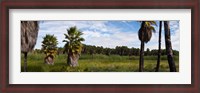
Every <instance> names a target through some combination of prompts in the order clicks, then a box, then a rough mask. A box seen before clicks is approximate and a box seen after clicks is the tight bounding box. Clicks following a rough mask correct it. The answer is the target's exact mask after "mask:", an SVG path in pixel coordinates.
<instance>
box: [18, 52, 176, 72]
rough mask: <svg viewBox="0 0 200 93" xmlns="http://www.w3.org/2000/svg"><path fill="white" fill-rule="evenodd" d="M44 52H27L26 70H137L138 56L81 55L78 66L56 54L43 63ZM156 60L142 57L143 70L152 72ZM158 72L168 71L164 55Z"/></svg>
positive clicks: (65, 57)
mask: <svg viewBox="0 0 200 93" xmlns="http://www.w3.org/2000/svg"><path fill="white" fill-rule="evenodd" d="M44 57H45V55H44V54H30V53H29V54H28V60H27V62H28V67H27V68H28V72H138V65H139V56H131V57H129V56H119V55H110V56H106V55H99V54H96V55H94V56H91V55H81V57H80V59H79V66H78V67H69V66H67V64H66V61H67V56H66V55H58V56H56V57H55V59H54V65H47V64H44ZM174 59H175V62H176V68H177V70H179V59H178V57H177V56H175V57H174ZM156 62H157V57H156V56H145V57H144V70H145V72H154V71H155V66H156ZM23 64H24V62H23V54H22V55H21V71H22V72H23ZM160 72H169V66H168V61H167V58H166V56H162V57H161V63H160Z"/></svg>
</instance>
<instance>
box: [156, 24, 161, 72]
mask: <svg viewBox="0 0 200 93" xmlns="http://www.w3.org/2000/svg"><path fill="white" fill-rule="evenodd" d="M161 33H162V21H160V26H159V39H158V59H157V65H156V72H158V71H159V67H160V55H161Z"/></svg>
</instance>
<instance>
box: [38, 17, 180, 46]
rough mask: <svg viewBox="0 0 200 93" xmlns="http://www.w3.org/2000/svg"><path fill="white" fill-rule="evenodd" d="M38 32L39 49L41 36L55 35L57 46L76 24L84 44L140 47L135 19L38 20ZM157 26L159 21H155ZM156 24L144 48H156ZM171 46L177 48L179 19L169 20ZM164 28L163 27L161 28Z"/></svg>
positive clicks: (61, 43) (138, 26) (163, 44)
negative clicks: (81, 33)
mask: <svg viewBox="0 0 200 93" xmlns="http://www.w3.org/2000/svg"><path fill="white" fill-rule="evenodd" d="M39 25H40V28H39V34H38V39H37V43H36V46H35V49H40V48H41V45H42V43H41V42H42V41H43V37H44V36H45V35H46V34H51V35H54V36H56V37H57V39H58V47H63V46H64V44H65V43H63V42H62V41H63V40H64V38H65V37H64V33H67V30H66V29H68V28H69V27H72V26H76V27H77V28H78V29H79V30H80V31H82V32H83V33H84V34H83V37H84V38H85V41H84V42H83V43H84V44H88V45H96V46H103V47H109V48H115V47H116V46H128V47H135V48H140V41H139V39H138V30H139V28H140V23H139V22H137V21H126V20H125V21H123V20H118V21H42V22H40V24H39ZM157 25H158V26H159V23H158V22H157ZM158 26H157V27H156V26H155V29H156V32H155V33H153V34H152V38H151V41H149V42H148V43H147V44H145V49H146V48H149V49H157V48H158V30H159V28H158ZM170 29H171V41H172V48H173V49H175V50H179V38H180V37H179V21H170ZM162 30H164V29H162ZM162 32H163V33H162V49H164V48H165V42H164V31H162Z"/></svg>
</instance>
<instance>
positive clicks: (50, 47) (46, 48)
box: [42, 34, 58, 56]
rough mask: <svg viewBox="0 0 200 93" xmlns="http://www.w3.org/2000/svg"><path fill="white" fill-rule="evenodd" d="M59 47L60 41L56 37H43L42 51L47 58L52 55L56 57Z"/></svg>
mask: <svg viewBox="0 0 200 93" xmlns="http://www.w3.org/2000/svg"><path fill="white" fill-rule="evenodd" d="M57 45H58V41H57V38H56V37H55V36H54V35H49V34H47V35H46V36H45V37H43V41H42V50H43V52H44V53H45V54H46V55H47V56H48V55H52V56H55V55H56V53H57Z"/></svg>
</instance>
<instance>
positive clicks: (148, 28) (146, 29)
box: [138, 21, 157, 43]
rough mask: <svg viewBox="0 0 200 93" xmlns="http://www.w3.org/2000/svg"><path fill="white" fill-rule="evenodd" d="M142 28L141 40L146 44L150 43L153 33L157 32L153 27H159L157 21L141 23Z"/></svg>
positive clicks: (139, 34) (140, 32)
mask: <svg viewBox="0 0 200 93" xmlns="http://www.w3.org/2000/svg"><path fill="white" fill-rule="evenodd" d="M140 22H142V23H141V27H140V29H139V32H138V36H139V40H140V41H143V42H145V43H147V42H149V41H150V39H151V36H152V31H153V32H155V31H156V30H155V28H154V27H153V25H155V26H157V24H156V22H155V21H140Z"/></svg>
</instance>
